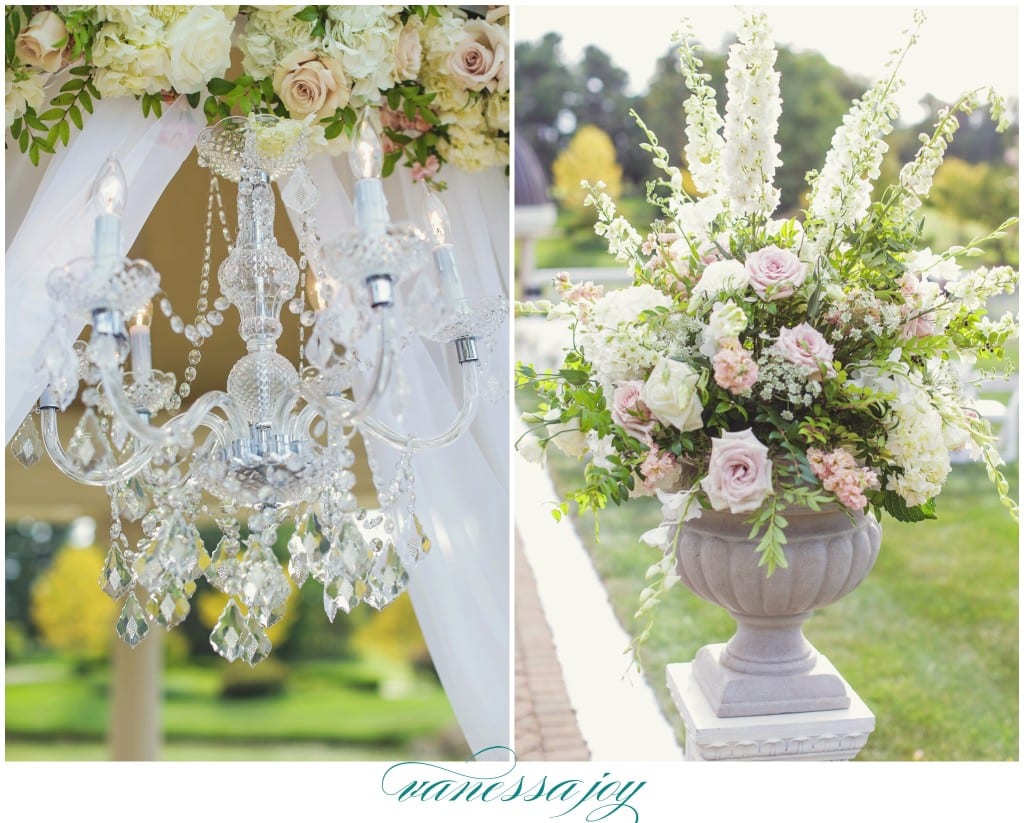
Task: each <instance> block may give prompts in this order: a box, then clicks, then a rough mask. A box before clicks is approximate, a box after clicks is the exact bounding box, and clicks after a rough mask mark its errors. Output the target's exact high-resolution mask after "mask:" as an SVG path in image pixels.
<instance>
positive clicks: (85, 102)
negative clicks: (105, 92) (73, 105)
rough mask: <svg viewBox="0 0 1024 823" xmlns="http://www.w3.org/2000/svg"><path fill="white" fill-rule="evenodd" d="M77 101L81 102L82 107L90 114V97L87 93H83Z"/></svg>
mask: <svg viewBox="0 0 1024 823" xmlns="http://www.w3.org/2000/svg"><path fill="white" fill-rule="evenodd" d="M78 101H79V102H80V103H81V104H82V108H83V109H85V110H86V111H87V112H89V114H92V98H91V97H90V96H89V95H88V94H83V95H82V96H81V97H79V98H78Z"/></svg>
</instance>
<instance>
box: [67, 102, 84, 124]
mask: <svg viewBox="0 0 1024 823" xmlns="http://www.w3.org/2000/svg"><path fill="white" fill-rule="evenodd" d="M68 117H70V118H71V122H72V123H74V124H75V128H76V129H81V128H82V111H81V109H79V108H78V106H72V107H71V108H70V109H68Z"/></svg>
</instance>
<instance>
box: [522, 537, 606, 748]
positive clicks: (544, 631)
mask: <svg viewBox="0 0 1024 823" xmlns="http://www.w3.org/2000/svg"><path fill="white" fill-rule="evenodd" d="M515 749H516V756H517V757H518V758H519V759H520V760H589V759H590V749H588V748H587V744H586V743H584V742H583V737H582V735H581V734H580V729H579V725H578V724H577V723H576V712H575V711H573V708H572V705H571V704H570V703H569V695H568V694H567V693H566V691H565V682H564V680H563V679H562V667H561V665H559V663H558V656H557V654H556V652H555V643H554V638H553V637H552V636H551V627H550V626H549V625H548V621H547V619H546V618H545V617H544V609H543V607H542V606H541V603H540V598H539V597H538V596H537V581H536V579H535V578H534V576H533V569H531V568H530V564H529V563H528V562H527V560H526V555H525V554H524V553H523V549H522V545H521V543H520V540H519V535H518V534H517V535H516V745H515Z"/></svg>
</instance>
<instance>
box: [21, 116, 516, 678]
mask: <svg viewBox="0 0 1024 823" xmlns="http://www.w3.org/2000/svg"><path fill="white" fill-rule="evenodd" d="M305 151H306V147H305V140H304V136H303V134H302V133H301V132H300V131H298V130H297V129H296V128H295V124H294V123H291V122H288V121H278V120H277V119H276V118H273V117H269V116H259V117H250V118H241V117H233V118H228V119H226V120H223V121H221V122H220V123H218V124H217V125H215V126H211V127H210V128H207V129H206V130H205V131H203V132H202V134H201V135H200V137H199V141H198V152H199V162H200V164H201V165H204V166H208V167H209V168H210V170H211V172H212V174H211V189H210V198H209V202H208V211H207V222H206V247H205V259H204V264H203V271H202V277H201V280H200V287H199V291H200V294H199V298H198V301H197V317H196V320H195V322H194V323H188V324H186V323H185V321H183V320H182V318H181V317H180V316H179V315H177V314H175V313H174V311H173V308H172V307H171V305H170V302H169V301H168V300H167V298H166V297H162V298H161V297H160V296H159V275H158V274H157V273H156V271H155V270H154V269H153V267H152V266H151V265H150V264H149V263H146V262H145V261H137V260H127V259H125V258H124V257H123V254H122V238H121V218H120V214H121V212H122V210H123V209H124V207H125V203H126V195H127V192H126V184H125V179H124V176H123V174H122V172H121V169H120V167H119V166H118V165H117V163H116V161H114V160H113V159H111V160H110V161H108V163H107V165H106V166H105V167H104V169H103V171H102V172H101V174H100V176H99V177H98V179H97V183H96V188H95V195H94V202H95V203H96V206H97V208H98V210H99V215H98V217H97V218H96V223H95V235H94V244H93V247H94V254H93V256H92V257H91V258H81V259H78V260H74V261H72V262H71V263H69V264H68V265H66V266H63V267H61V268H58V269H56V270H54V271H53V272H52V273H51V274H50V279H49V281H48V289H49V293H50V296H51V298H52V299H53V301H54V303H55V304H56V306H57V307H58V313H59V314H60V315H61V316H60V317H59V322H58V323H57V324H56V325H55V329H54V337H55V339H56V341H57V345H55V346H53V347H51V349H50V350H49V352H48V354H47V358H46V368H47V372H48V376H49V379H50V387H49V388H48V389H47V390H46V392H45V393H44V394H43V396H42V397H41V398H40V401H39V414H40V419H41V428H42V438H43V443H44V445H45V449H46V451H47V452H48V453H49V455H50V457H51V458H52V460H53V461H54V463H55V464H56V465H57V467H58V468H59V469H60V470H61V471H62V472H63V473H64V474H66V475H68V476H69V477H71V478H72V479H74V480H76V481H78V482H81V483H86V484H90V485H96V486H103V487H105V488H106V490H107V493H108V495H109V497H110V507H111V522H112V525H111V530H110V537H111V547H110V551H109V553H108V554H107V558H106V563H105V566H104V569H103V573H102V576H101V580H100V585H101V586H102V588H103V590H104V591H105V592H106V593H107V594H109V595H110V596H111V597H114V598H118V599H120V598H124V606H123V609H122V611H121V614H120V618H119V620H118V621H117V627H116V628H117V633H118V635H119V636H120V637H121V638H122V639H123V640H124V641H125V642H127V643H128V644H129V645H132V646H134V645H136V644H137V643H139V642H140V641H141V640H142V639H143V638H144V637H145V636H146V634H147V633H148V632H149V630H150V628H151V626H152V624H154V623H156V624H158V625H160V626H162V627H164V628H168V629H169V628H172V627H173V626H175V625H177V624H178V623H180V622H181V621H182V620H183V619H184V618H185V617H186V616H187V614H188V612H189V598H190V596H191V595H192V594H193V592H194V591H195V590H196V581H197V580H198V579H199V578H200V577H206V579H207V580H208V581H209V582H210V583H211V584H212V585H213V586H215V587H216V588H217V589H220V590H221V591H223V592H224V593H225V594H227V595H228V596H229V599H228V603H227V605H226V606H225V608H224V610H223V613H222V614H221V616H220V619H219V620H218V622H217V624H216V626H215V627H214V629H213V631H212V633H211V635H210V642H211V645H212V646H213V648H214V649H215V650H216V651H217V652H218V653H219V654H220V655H222V656H223V657H225V658H227V659H228V660H235V659H243V660H245V661H247V662H248V663H250V664H255V663H257V662H259V661H260V660H262V659H264V658H265V657H266V656H267V654H268V653H269V652H270V647H271V644H270V640H269V639H268V637H267V634H266V628H267V627H268V626H271V625H273V624H274V623H275V622H277V621H278V620H280V619H281V617H282V616H283V613H284V607H285V601H286V599H287V597H288V595H289V592H290V589H291V586H290V583H289V579H288V578H289V576H290V577H291V579H292V580H294V581H295V583H296V584H298V585H302V584H303V583H304V582H305V581H306V580H307V579H308V578H310V577H312V578H314V579H316V580H317V581H318V582H320V583H321V584H322V585H323V590H324V609H325V610H326V612H327V615H328V617H329V618H330V619H331V620H333V619H334V617H335V615H336V613H337V611H338V610H339V609H341V610H342V611H345V612H347V611H349V610H350V609H352V608H353V607H355V606H356V605H357V604H358V603H360V602H366V603H369V604H370V605H371V606H373V607H375V608H378V609H379V608H382V607H383V606H385V605H386V604H388V603H389V602H391V601H392V600H393V599H394V598H395V597H396V596H397V595H398V594H400V593H401V592H402V590H403V589H404V587H405V585H406V582H407V580H408V573H409V570H410V569H411V568H412V567H413V566H414V565H415V564H416V563H417V562H418V561H419V560H420V558H421V557H422V555H423V554H424V553H426V551H427V550H428V549H429V540H428V539H427V538H426V537H425V536H424V535H423V533H422V531H421V529H420V526H419V523H418V521H417V518H416V513H415V493H414V483H413V473H412V463H411V459H412V454H413V452H414V451H416V450H420V449H430V448H438V447H441V446H445V445H447V444H449V443H451V442H452V441H454V440H455V439H456V438H457V437H458V436H459V435H460V434H461V433H462V432H463V431H464V430H465V429H466V427H467V426H468V425H469V423H470V422H471V420H472V419H473V417H474V414H475V411H476V407H477V403H478V399H479V388H478V381H479V376H478V371H479V365H480V363H479V356H478V352H477V339H478V338H481V337H487V336H489V335H490V334H492V333H493V332H494V331H495V330H496V328H497V327H498V326H499V325H500V324H501V323H502V322H503V320H504V314H505V307H504V305H503V301H502V300H501V299H500V298H486V299H484V300H477V301H469V300H466V299H465V298H464V296H463V294H462V287H461V284H460V281H459V275H458V272H457V268H456V265H455V257H454V255H453V251H452V247H451V245H450V244H449V243H448V240H449V238H450V234H451V230H450V225H449V224H448V218H447V215H446V213H445V211H444V206H443V205H442V204H441V202H440V200H439V199H438V197H437V196H436V195H433V194H432V195H430V196H428V197H427V205H426V222H427V224H428V225H429V226H430V229H431V233H432V234H433V237H434V240H435V241H436V242H435V243H434V244H433V246H432V244H430V243H429V242H428V241H427V239H426V235H425V234H424V233H423V232H421V231H420V230H419V229H418V228H416V227H415V226H413V225H411V224H395V223H392V222H391V219H390V217H389V214H388V205H387V201H386V199H385V196H384V189H383V183H382V180H381V179H380V174H381V161H382V151H381V145H380V142H379V139H378V138H377V136H376V134H375V132H374V130H373V128H372V126H371V125H370V123H369V122H368V121H364V122H363V123H362V124H361V125H360V127H359V130H358V139H357V141H356V143H355V145H354V148H353V150H352V151H351V152H350V155H349V157H350V161H351V166H352V170H353V172H354V174H355V177H356V184H355V197H354V205H355V212H356V227H355V230H354V231H352V232H349V233H347V234H344V235H343V236H342V237H341V239H340V240H338V241H336V242H334V243H331V244H321V243H320V242H319V240H318V235H317V228H316V222H315V220H314V219H313V208H314V206H315V205H316V203H317V200H318V192H317V189H316V186H315V185H314V184H313V181H312V178H311V177H310V175H309V173H308V171H307V170H306V169H305V167H304V166H303V165H302V161H303V158H304V155H305ZM289 173H290V174H291V176H290V179H289V182H288V184H287V185H286V186H285V187H284V190H283V192H282V196H283V197H284V199H285V202H286V203H287V204H288V205H289V206H290V207H291V208H292V209H293V211H295V212H296V213H298V214H300V215H301V230H300V231H299V241H300V248H301V250H302V257H301V259H300V262H299V264H296V262H295V261H294V260H292V259H291V258H290V257H289V256H288V254H287V253H286V252H285V251H284V250H283V249H282V248H281V247H280V246H279V245H278V244H277V241H276V239H275V237H274V230H273V223H274V197H273V192H272V189H271V182H272V181H274V180H277V179H279V178H281V177H283V176H285V175H287V174H289ZM217 176H219V177H221V178H224V179H226V180H231V181H234V182H236V183H237V184H238V231H237V237H236V239H235V242H234V243H233V244H232V243H231V242H230V235H229V232H228V230H227V228H226V226H224V227H223V231H224V236H225V240H227V241H228V248H229V252H228V255H227V257H226V259H225V260H224V261H223V262H222V263H221V265H220V268H219V270H218V272H217V281H218V284H219V287H220V293H221V294H220V296H219V297H217V298H216V299H215V300H213V301H212V303H211V300H210V297H209V290H210V284H209V273H210V241H211V233H212V215H213V211H214V202H215V201H216V202H217V204H218V209H219V214H220V216H221V222H222V224H223V221H224V218H223V208H222V206H221V204H220V194H219V188H218V183H217ZM431 259H432V260H433V262H434V267H435V269H436V271H437V275H438V280H439V283H440V287H441V288H440V290H438V289H437V288H433V287H432V286H430V285H429V278H427V277H417V274H418V273H419V272H420V270H421V269H423V268H424V267H425V266H426V265H427V264H428V263H430V261H431ZM310 275H311V276H312V277H313V278H314V282H313V283H312V284H311V285H312V286H313V288H312V289H311V290H310V292H311V294H315V295H316V297H315V299H314V300H313V301H312V302H313V303H314V305H312V306H308V307H307V305H306V294H307V287H308V286H309V285H310V284H309V283H307V282H306V281H307V278H308V277H309V276H310ZM300 281H301V282H300ZM410 284H411V285H410ZM152 300H157V301H158V306H159V308H160V310H161V313H162V314H164V315H165V316H166V317H168V318H169V321H170V325H171V328H172V330H174V331H175V332H177V333H180V334H184V336H185V337H186V338H187V339H188V340H189V342H190V343H191V344H192V346H193V348H192V351H191V352H190V354H189V363H188V366H187V367H186V369H185V372H184V376H185V380H184V381H183V382H181V383H180V384H177V380H176V378H175V376H174V375H172V374H167V373H164V372H161V371H157V370H156V369H153V368H152V359H151V346H150V322H151V319H152V316H153V310H152V303H151V301H152ZM403 302H405V304H406V305H404V306H403ZM286 304H287V305H288V308H289V310H290V311H292V312H294V313H295V314H297V315H299V327H300V352H301V354H300V360H299V365H298V367H296V365H294V364H293V363H292V362H291V361H290V360H288V359H287V358H286V357H284V356H283V355H282V354H280V353H279V352H278V350H277V343H278V339H279V338H280V336H281V334H282V324H281V321H280V314H281V311H282V309H283V308H284V306H285V305H286ZM231 306H234V308H235V309H236V310H237V311H238V314H239V318H240V323H239V334H240V336H241V337H242V339H243V340H244V341H245V344H246V348H247V353H246V354H245V355H244V356H243V357H242V358H241V359H240V360H238V361H237V362H236V363H235V364H234V366H233V367H232V369H231V372H230V374H229V375H228V379H227V387H226V391H211V392H208V393H206V394H203V395H202V396H200V397H198V398H196V399H195V401H194V402H193V403H192V405H191V407H190V408H189V409H188V410H187V411H185V412H183V413H179V414H174V412H176V411H177V410H178V408H179V407H180V405H181V400H182V398H184V397H187V396H188V394H189V390H190V386H191V383H192V381H193V380H194V379H195V376H196V366H197V365H198V364H199V362H200V360H201V351H200V350H201V348H202V346H203V344H204V343H205V342H206V341H207V340H208V339H209V338H210V337H212V335H213V333H214V331H215V329H216V327H217V326H219V325H220V324H221V323H223V322H224V320H225V316H224V312H225V311H227V309H228V308H229V307H231ZM86 323H91V325H92V332H91V336H90V339H89V341H88V343H87V344H86V342H85V341H82V340H77V341H76V340H73V339H71V340H69V339H67V336H68V331H67V330H68V329H77V328H80V327H81V326H82V325H83V324H86ZM126 323H127V327H126ZM307 330H308V331H307ZM414 333H419V334H421V335H423V336H425V337H427V338H429V339H431V340H435V341H439V342H443V343H449V344H452V345H453V346H454V348H455V351H456V354H457V359H458V362H459V364H460V367H461V368H460V371H461V376H462V406H461V408H460V410H459V411H458V414H457V415H456V417H455V419H454V420H453V421H452V423H451V425H450V427H449V428H448V429H447V430H446V431H444V432H441V433H439V434H436V435H433V436H430V437H419V436H415V435H413V434H410V433H404V432H399V431H396V430H395V429H394V428H392V427H391V426H389V425H387V424H385V423H384V422H383V421H382V420H380V419H378V418H376V417H375V416H374V414H373V412H374V409H375V405H376V404H377V401H378V400H380V399H381V398H382V397H385V396H388V394H389V386H390V385H391V384H392V383H393V381H392V379H391V378H392V373H393V371H394V366H395V361H396V359H398V358H399V357H400V355H401V352H402V349H403V347H404V344H405V342H406V341H407V340H408V338H409V336H410V335H412V334H414ZM307 334H308V337H307ZM367 341H369V343H368V342H367ZM128 363H130V366H131V370H128V369H127V368H126V366H127V364H128ZM80 384H83V385H82V391H81V395H80V396H81V400H82V402H83V403H84V404H85V406H86V410H85V412H84V414H83V415H82V418H81V419H80V421H79V423H78V425H77V427H76V429H75V432H74V434H73V436H72V438H71V441H70V442H69V444H68V447H67V448H66V449H65V448H64V447H63V446H62V444H61V441H60V438H59V436H58V431H57V415H58V410H60V409H65V408H67V406H68V405H69V404H70V403H71V401H72V400H73V399H74V398H75V397H76V396H77V395H78V393H79V392H78V390H79V386H80ZM176 384H177V386H176ZM354 386H359V387H360V388H361V389H362V390H361V391H359V392H358V398H357V393H356V392H354V391H353V388H354ZM176 389H177V390H176ZM163 412H168V413H171V414H174V416H171V417H170V419H168V420H167V421H166V422H164V423H163V424H162V425H155V424H154V422H153V419H154V418H155V417H156V416H157V415H159V414H161V413H163ZM356 435H362V436H366V435H369V436H370V437H372V438H373V439H375V440H380V441H382V442H384V443H386V444H387V445H389V446H391V447H394V448H396V449H398V450H399V451H400V456H399V459H398V460H397V463H396V468H395V470H394V473H393V475H392V476H390V477H385V476H382V475H383V472H382V471H381V469H380V467H379V466H378V464H377V461H375V460H374V459H373V456H374V452H373V450H372V449H368V450H367V451H368V454H369V456H370V466H371V469H372V470H373V475H374V483H375V485H376V487H377V496H378V501H379V509H374V510H367V509H365V508H362V507H361V506H360V505H359V504H358V503H357V501H356V498H355V495H354V494H353V491H352V489H353V486H354V485H355V477H354V475H353V471H352V465H353V462H354V459H355V457H354V454H353V451H352V449H351V448H350V443H351V440H352V438H353V437H354V436H356ZM35 437H36V435H35V430H34V426H33V424H32V420H31V415H30V417H29V419H27V420H26V423H25V424H23V425H22V427H21V429H20V430H19V432H18V434H17V435H16V436H15V438H14V441H13V443H12V448H13V449H14V451H15V454H16V456H18V457H19V459H20V460H22V462H25V463H28V462H31V461H32V460H33V458H35V457H36V456H38V454H39V453H40V452H41V449H40V448H39V447H38V446H37V445H35V444H36V443H37V442H38V441H37V440H35ZM200 518H208V519H212V520H213V521H214V522H215V523H216V525H217V526H218V527H219V529H220V531H221V533H222V537H221V538H220V541H219V543H218V544H217V546H216V548H215V549H214V551H213V552H212V554H211V553H208V552H207V550H206V548H205V546H204V544H203V541H202V539H201V538H200V536H199V531H198V529H197V527H196V521H197V520H198V519H200ZM289 520H290V521H291V522H292V523H293V525H294V531H293V534H292V536H291V538H290V540H289V542H288V554H289V558H288V562H287V573H286V571H285V568H284V567H283V566H282V563H281V562H280V561H279V560H278V558H277V557H276V556H275V554H274V551H273V547H274V545H275V543H276V541H277V533H278V529H279V528H281V527H282V525H284V524H285V522H286V521H289ZM124 521H130V522H134V521H138V522H139V523H140V524H141V531H142V535H143V536H142V538H141V539H140V540H138V541H137V542H134V541H131V540H129V538H128V536H127V535H126V533H125V531H124V528H123V522H124ZM243 526H246V527H247V534H246V535H244V536H243ZM133 542H134V545H133Z"/></svg>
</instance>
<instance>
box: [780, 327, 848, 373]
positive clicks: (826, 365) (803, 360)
mask: <svg viewBox="0 0 1024 823" xmlns="http://www.w3.org/2000/svg"><path fill="white" fill-rule="evenodd" d="M772 350H773V351H775V352H777V353H778V355H779V356H780V357H781V358H782V359H783V360H785V361H786V362H787V363H792V364H793V365H795V366H801V367H802V368H803V369H804V372H805V374H806V376H807V377H809V378H810V379H811V380H817V381H818V382H819V383H820V382H821V381H822V380H824V379H825V378H826V377H835V376H836V370H835V367H833V365H832V360H833V359H834V357H835V349H834V348H833V347H832V344H830V343H829V342H828V341H827V340H826V339H825V338H824V337H822V335H821V332H819V331H818V330H817V329H816V328H814V326H812V325H810V324H809V323H801V324H800V325H799V326H797V327H796V328H794V329H785V328H784V329H780V330H779V339H778V340H776V341H775V344H774V345H773V346H772Z"/></svg>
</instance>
